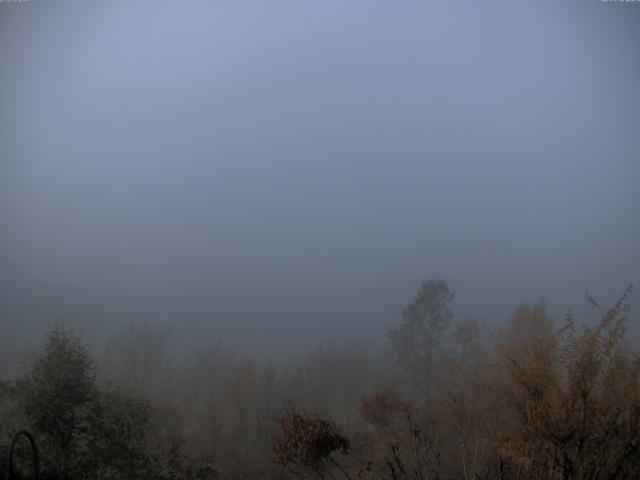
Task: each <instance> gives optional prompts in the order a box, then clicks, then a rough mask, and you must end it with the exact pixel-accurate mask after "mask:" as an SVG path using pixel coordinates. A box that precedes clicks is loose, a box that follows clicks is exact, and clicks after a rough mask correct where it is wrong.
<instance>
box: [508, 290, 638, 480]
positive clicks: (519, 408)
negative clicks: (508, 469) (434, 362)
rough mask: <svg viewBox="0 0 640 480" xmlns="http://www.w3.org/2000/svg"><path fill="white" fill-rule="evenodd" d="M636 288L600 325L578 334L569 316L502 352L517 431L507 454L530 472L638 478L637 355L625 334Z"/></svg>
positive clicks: (537, 475) (568, 476)
mask: <svg viewBox="0 0 640 480" xmlns="http://www.w3.org/2000/svg"><path fill="white" fill-rule="evenodd" d="M631 290H632V289H631V287H629V288H628V289H627V290H626V291H625V293H624V294H623V295H622V296H621V297H620V299H619V300H618V301H617V302H616V304H615V305H614V306H613V307H612V308H611V309H609V310H607V311H605V312H602V316H601V319H600V321H599V323H598V324H597V325H595V326H593V327H584V328H583V329H582V331H581V332H580V331H578V329H577V327H576V326H575V320H574V318H573V316H572V315H571V314H569V315H567V317H566V320H565V324H564V326H563V327H562V328H561V329H560V330H558V331H557V332H555V333H554V334H551V335H547V336H542V335H541V336H537V337H533V338H532V339H530V341H528V342H527V343H524V344H521V345H520V352H519V353H520V354H519V355H518V356H517V357H516V356H511V355H508V354H505V355H504V356H503V359H502V362H501V364H502V366H503V368H505V370H506V371H507V372H508V373H509V377H508V380H509V383H508V384H507V387H506V391H505V394H506V395H507V398H508V400H509V404H510V406H511V408H512V411H513V412H514V414H515V418H516V419H517V421H518V429H519V430H518V431H517V435H515V436H513V437H512V438H510V439H508V440H507V441H505V443H504V446H503V452H504V454H505V456H507V457H509V458H511V459H513V460H514V461H516V462H518V463H519V464H520V466H521V467H522V469H523V474H524V473H526V474H527V475H528V476H529V478H542V477H543V476H544V478H550V479H559V480H569V479H579V480H582V479H593V480H598V479H612V480H613V479H627V478H638V477H639V476H640V467H639V465H640V389H639V388H640V387H639V385H640V357H639V356H638V353H637V352H633V351H631V350H630V349H629V347H628V345H627V344H626V342H625V340H624V334H625V332H626V329H627V326H628V312H629V304H628V302H627V300H628V297H629V295H630V293H631ZM587 298H588V300H589V301H590V303H592V304H593V305H594V306H596V307H597V308H599V306H598V304H597V302H596V301H595V300H594V299H593V298H592V297H591V296H590V295H588V296H587Z"/></svg>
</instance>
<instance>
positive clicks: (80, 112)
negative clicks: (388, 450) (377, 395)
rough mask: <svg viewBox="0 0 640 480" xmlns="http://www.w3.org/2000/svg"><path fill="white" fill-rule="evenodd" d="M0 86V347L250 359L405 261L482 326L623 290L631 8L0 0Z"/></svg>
mask: <svg viewBox="0 0 640 480" xmlns="http://www.w3.org/2000/svg"><path fill="white" fill-rule="evenodd" d="M0 85H1V87H0V325H1V327H0V328H1V330H2V331H3V335H5V336H6V338H14V339H28V338H31V337H33V336H38V337H40V336H41V335H42V334H43V333H44V332H45V331H46V328H47V326H49V325H51V323H52V322H54V321H56V320H63V321H64V322H66V323H67V324H69V325H71V326H73V327H74V328H76V329H77V330H78V331H80V332H81V333H82V334H83V335H86V336H88V337H91V336H93V337H95V338H101V337H102V336H104V335H110V334H112V333H114V332H118V331H121V330H122V329H123V328H126V327H127V326H128V325H130V324H138V323H147V324H149V325H152V326H158V327H159V328H170V329H171V330H173V331H174V334H175V336H176V337H177V338H178V339H180V341H181V342H183V343H184V344H185V345H204V344H207V343H223V344H225V345H228V346H230V347H233V348H239V349H245V350H249V351H252V352H260V353H265V354H274V353H277V352H282V351H296V350H299V349H306V348H308V347H309V346H310V345H315V344H317V343H319V342H326V341H329V342H342V341H345V340H347V339H351V338H362V339H365V340H372V341H378V340H380V341H384V338H385V332H386V330H387V329H388V328H390V327H393V326H395V325H397V324H398V323H399V321H400V319H401V312H402V309H403V308H404V307H405V306H406V305H407V304H408V303H410V302H411V301H412V299H413V297H414V295H415V293H416V292H417V290H418V288H419V284H420V282H421V281H422V280H425V279H428V278H444V279H446V280H447V282H448V283H449V285H450V287H451V290H452V291H454V292H455V295H456V297H455V300H454V303H453V304H452V307H453V311H454V314H455V317H456V318H457V319H462V318H465V317H469V316H473V317H475V318H478V319H480V320H481V321H483V322H487V323H488V324H489V325H499V324H501V323H503V322H504V321H506V320H507V319H508V318H509V316H510V314H511V313H512V312H513V311H514V309H515V307H516V306H517V305H518V304H519V303H521V302H535V301H537V300H538V299H540V298H542V297H544V298H545V299H546V302H547V305H548V307H549V310H550V311H551V312H552V314H553V315H554V316H555V317H556V319H558V320H560V319H561V318H562V316H563V315H564V313H565V312H566V311H567V310H568V309H569V308H573V309H574V310H575V311H576V312H579V313H580V314H581V315H582V314H584V315H585V317H584V318H587V317H588V314H589V310H587V309H586V308H585V307H584V305H585V302H584V291H585V289H589V290H590V291H591V292H593V294H594V295H595V296H596V297H597V298H599V299H600V300H601V302H602V303H603V304H605V305H606V304H609V303H612V302H613V301H614V300H615V299H616V297H617V296H618V295H619V294H620V293H622V291H623V290H624V288H625V287H626V286H627V285H628V284H630V283H633V284H636V285H637V286H640V253H639V252H638V245H640V215H639V213H640V212H639V210H640V209H639V207H638V205H639V204H640V203H639V201H640V188H639V186H638V181H639V180H640V162H639V160H640V158H639V154H640V4H637V3H635V4H634V3H612V2H602V1H600V0H580V1H578V0H567V1H563V2H558V1H557V0H555V1H547V0H540V1H518V2H514V1H506V0H505V1H484V2H478V1H477V0H475V1H465V0H461V1H456V2H435V1H427V0H424V1H393V2H391V1H372V0H369V1H363V0H353V1H344V0H342V1H337V0H336V1H330V0H327V1H306V0H295V1H294V0H287V1H281V0H270V1H268V2H267V1H249V0H247V1H242V0H234V1H217V0H208V1H204V0H191V1H181V2H177V1H162V0H155V1H149V0H138V1H135V2H134V1H121V0H113V1H109V2H98V1H89V0H83V1H63V0H60V1H54V0H48V1H45V0H30V1H27V2H3V3H0ZM632 304H633V305H638V294H637V293H636V294H635V295H634V297H633V298H632ZM20 341H22V340H20Z"/></svg>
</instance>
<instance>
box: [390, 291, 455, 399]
mask: <svg viewBox="0 0 640 480" xmlns="http://www.w3.org/2000/svg"><path fill="white" fill-rule="evenodd" d="M452 299H453V293H451V292H450V291H449V286H448V285H447V283H446V282H445V281H444V280H433V279H432V280H427V281H425V282H422V285H421V288H420V290H419V291H418V294H417V295H416V298H415V299H414V301H413V303H411V305H409V306H408V307H407V308H405V310H404V311H403V312H402V323H401V325H400V327H398V328H395V329H391V330H389V333H388V335H389V339H390V340H391V344H392V345H393V348H394V349H395V351H396V353H397V355H398V361H399V363H400V365H401V366H402V367H403V368H404V369H405V370H406V371H407V372H408V373H409V375H410V378H411V383H412V386H413V390H414V393H416V390H417V389H418V387H420V386H425V387H426V390H427V394H429V393H430V387H429V385H430V383H431V377H432V374H433V363H434V356H435V355H436V353H437V352H439V351H441V350H442V346H443V338H444V335H445V332H446V331H447V329H448V327H449V324H450V323H451V319H452V317H453V315H452V313H451V309H450V308H449V303H450V302H451V300H452Z"/></svg>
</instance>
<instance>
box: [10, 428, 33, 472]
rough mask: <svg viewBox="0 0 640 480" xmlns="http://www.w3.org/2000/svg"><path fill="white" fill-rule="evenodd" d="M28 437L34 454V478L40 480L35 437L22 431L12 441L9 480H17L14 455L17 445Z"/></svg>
mask: <svg viewBox="0 0 640 480" xmlns="http://www.w3.org/2000/svg"><path fill="white" fill-rule="evenodd" d="M21 436H22V437H27V440H29V444H30V445H31V453H32V454H33V478H35V479H36V480H38V479H39V478H40V464H39V462H38V446H37V445H36V440H35V439H34V438H33V435H31V433H29V432H28V431H26V430H20V431H19V432H17V433H16V434H15V435H14V436H13V439H12V440H11V446H10V447H9V463H8V465H7V480H13V479H15V478H16V477H15V472H14V471H13V454H14V452H15V449H16V444H17V443H18V440H19V439H20V437H21Z"/></svg>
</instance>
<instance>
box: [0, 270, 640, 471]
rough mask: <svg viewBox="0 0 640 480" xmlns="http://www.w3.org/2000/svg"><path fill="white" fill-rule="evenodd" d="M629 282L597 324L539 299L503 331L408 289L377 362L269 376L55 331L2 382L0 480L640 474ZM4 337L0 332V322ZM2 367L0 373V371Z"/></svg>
mask: <svg viewBox="0 0 640 480" xmlns="http://www.w3.org/2000/svg"><path fill="white" fill-rule="evenodd" d="M631 291H632V288H631V287H629V288H628V289H627V290H626V291H625V292H623V293H622V295H621V297H620V298H619V300H618V301H617V302H616V303H615V304H614V305H613V306H610V307H609V306H601V305H599V303H598V302H597V300H596V299H595V298H593V297H592V296H591V295H589V294H588V293H587V294H586V301H587V302H589V303H590V304H591V306H592V307H593V308H594V312H595V313H596V314H597V318H598V319H599V321H598V322H591V323H588V324H583V323H582V322H580V321H579V320H578V319H575V318H574V317H573V315H572V314H571V313H570V312H569V313H567V315H566V317H565V318H564V319H563V320H561V321H556V322H555V324H554V321H553V320H552V319H551V318H550V317H549V315H548V313H547V311H546V309H545V305H544V302H539V303H537V304H533V305H529V304H523V305H520V306H517V308H515V311H514V313H513V315H512V317H511V318H510V320H509V321H508V322H507V323H506V324H505V325H503V326H501V327H499V328H498V327H496V328H488V327H487V326H485V325H482V324H480V323H479V322H477V321H475V320H474V319H472V318H466V319H455V318H454V316H453V313H452V311H451V308H450V302H451V300H452V298H453V293H452V292H451V291H450V289H449V286H448V285H447V283H446V282H445V281H443V280H437V279H436V280H428V281H425V282H423V283H422V284H421V286H420V288H419V291H418V293H417V295H416V297H415V300H414V301H413V302H412V303H411V304H410V305H408V306H407V307H406V309H405V310H404V311H403V312H402V316H401V318H399V321H398V323H397V325H390V327H391V328H390V329H389V331H388V347H389V348H388V349H387V350H384V351H379V350H376V349H373V348H369V347H367V346H365V345H360V344H356V343H351V344H346V345H341V346H339V347H338V346H325V347H319V348H318V349H316V350H315V351H313V352H311V353H309V355H308V356H307V357H305V358H303V359H302V360H299V361H295V362H290V363H288V364H282V365H274V364H270V363H268V362H258V361H256V360H254V359H250V358H242V357H241V356H238V355H235V354H233V353H232V352H229V351H227V350H225V349H223V348H221V347H211V348H209V349H205V350H201V351H197V352H191V353H190V354H189V356H188V358H186V359H185V360H183V359H179V360H178V359H176V358H173V357H172V355H171V353H170V350H171V349H170V343H169V342H170V335H169V334H168V333H167V332H164V331H161V330H157V329H154V328H152V327H148V326H147V327H135V328H134V327H132V328H131V329H130V331H128V332H126V333H124V334H123V335H121V336H118V337H115V338H113V339H111V340H110V341H109V342H108V345H107V347H106V348H105V350H104V351H103V352H99V353H97V352H96V351H93V350H91V349H89V347H88V346H87V345H85V344H84V343H83V341H82V339H81V338H79V337H78V336H77V334H76V333H74V332H73V331H72V330H70V329H68V328H66V327H65V326H64V325H62V324H60V325H56V326H54V327H53V328H52V329H51V330H50V331H49V332H48V334H47V335H46V338H45V340H44V342H43V344H42V346H41V348H40V349H39V350H38V351H37V353H36V354H35V355H34V356H33V357H32V358H29V359H28V360H27V361H26V362H25V364H24V367H23V368H22V370H21V371H20V372H19V374H16V375H13V374H12V375H10V376H9V377H10V378H0V479H4V478H33V476H34V473H33V467H32V462H33V460H32V454H31V449H30V448H29V443H28V442H27V439H26V438H20V439H19V440H18V441H17V442H16V444H15V450H14V458H13V462H12V467H11V470H12V471H11V472H10V471H9V470H10V462H9V459H8V454H9V450H10V448H9V447H10V444H11V441H12V438H13V437H14V434H15V433H16V432H18V431H20V430H26V431H28V432H30V433H31V434H32V435H33V438H34V439H35V442H36V444H37V447H38V450H39V455H38V456H39V466H40V468H39V470H40V478H42V479H63V480H75V479H87V480H88V479H96V480H98V479H105V480H106V479H114V480H115V479H122V480H125V479H166V480H195V479H202V480H204V479H217V478H219V479H284V478H309V479H310V478H326V479H336V480H337V479H351V480H356V479H389V480H401V479H402V480H436V479H442V480H444V479H463V480H481V479H486V480H494V479H496V480H497V479H504V480H507V479H508V480H524V479H549V480H556V479H558V480H560V479H562V480H569V479H580V480H582V479H584V480H587V479H589V480H599V479H602V480H605V479H606V480H612V479H634V478H640V429H639V427H640V354H639V352H638V350H637V349H635V347H632V346H631V345H629V343H628V342H627V340H626V332H627V327H628V323H629V312H630V307H629V295H630V293H631ZM4 325H6V323H5V324H4ZM0 371H1V370H0Z"/></svg>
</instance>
